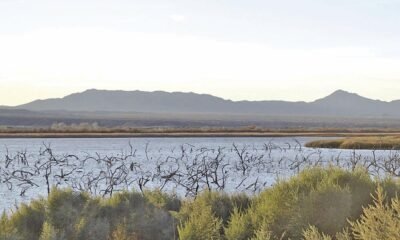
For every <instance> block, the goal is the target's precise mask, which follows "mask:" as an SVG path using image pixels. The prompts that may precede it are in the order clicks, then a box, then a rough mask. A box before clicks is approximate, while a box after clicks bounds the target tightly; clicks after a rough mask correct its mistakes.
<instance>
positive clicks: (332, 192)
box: [225, 167, 399, 239]
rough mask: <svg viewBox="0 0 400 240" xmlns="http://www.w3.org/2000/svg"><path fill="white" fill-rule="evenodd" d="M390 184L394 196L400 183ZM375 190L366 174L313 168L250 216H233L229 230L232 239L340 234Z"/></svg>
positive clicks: (279, 187) (260, 200) (282, 185)
mask: <svg viewBox="0 0 400 240" xmlns="http://www.w3.org/2000/svg"><path fill="white" fill-rule="evenodd" d="M389 182H390V181H389ZM386 185H387V186H391V187H392V189H391V191H392V192H395V191H398V190H399V187H398V185H395V184H392V183H391V184H389V183H387V184H386ZM375 187H376V183H375V182H374V181H373V180H372V179H371V178H370V176H369V175H368V173H367V172H365V171H363V170H359V169H358V170H356V171H354V172H349V171H345V170H341V169H339V168H334V167H330V168H327V169H323V168H313V169H308V170H305V171H303V172H301V173H300V174H299V175H297V176H294V177H292V178H291V179H289V180H288V181H280V182H278V183H277V184H276V185H275V186H273V187H272V188H270V189H267V190H266V191H264V192H262V193H261V194H260V195H259V196H257V197H256V198H255V199H254V202H253V204H252V205H251V207H250V208H249V209H248V211H247V212H246V213H245V214H244V215H240V214H237V213H235V214H233V215H232V218H231V221H230V222H229V225H228V227H227V229H226V230H225V231H226V233H227V237H228V239H248V238H249V236H250V237H254V236H255V234H256V232H260V231H261V232H270V233H271V236H272V237H275V238H276V237H279V238H280V237H282V236H284V238H285V239H286V238H291V239H300V238H301V237H302V235H303V231H304V229H306V228H308V226H309V225H313V226H315V227H317V228H318V229H319V230H320V231H322V232H324V233H325V234H328V235H332V236H334V235H335V233H337V232H340V231H341V230H342V229H344V228H345V227H349V224H348V220H354V219H357V218H358V217H359V216H360V215H361V213H362V210H363V209H362V207H363V206H367V205H368V204H369V203H371V201H372V198H371V196H370V193H371V192H372V191H373V189H375ZM240 219H242V220H240ZM243 221H245V222H246V223H243ZM263 228H267V229H263Z"/></svg>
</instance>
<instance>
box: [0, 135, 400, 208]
mask: <svg viewBox="0 0 400 240" xmlns="http://www.w3.org/2000/svg"><path fill="white" fill-rule="evenodd" d="M315 139H316V138H312V137H301V138H292V137H279V138H109V139H108V138H99V139H95V138H87V139H85V138H72V139H71V138H68V139H61V138H60V139H0V173H1V171H3V173H2V176H0V210H3V209H7V210H9V209H12V207H13V206H14V205H15V204H16V203H20V202H26V201H29V199H32V198H36V197H38V196H40V195H46V186H45V184H44V180H43V178H34V179H33V180H34V182H35V184H37V185H38V186H35V187H31V188H29V189H27V190H26V192H25V193H24V196H20V193H21V188H23V186H18V182H13V184H12V185H10V184H9V185H7V184H6V183H5V181H4V180H5V177H7V174H6V173H5V169H6V168H5V162H6V157H5V156H6V154H7V153H8V154H9V155H11V156H12V155H15V154H17V152H19V151H23V152H26V156H27V159H28V161H30V162H31V165H32V162H33V161H35V160H37V159H38V158H40V156H39V151H40V149H43V148H44V146H45V145H49V146H51V149H52V150H53V152H54V155H56V156H63V155H66V154H74V155H76V156H78V157H79V158H85V157H87V156H124V155H126V154H127V153H129V152H130V145H131V146H132V147H133V149H134V150H135V154H134V156H131V158H129V159H127V161H130V162H132V163H135V164H137V166H139V167H138V169H140V170H138V172H136V174H138V173H139V172H140V174H142V175H145V176H149V177H148V178H149V179H151V181H149V183H148V184H147V185H146V187H147V188H159V187H160V186H161V185H160V184H161V180H162V178H161V177H157V176H155V175H154V172H155V171H156V168H157V164H160V162H164V163H165V164H163V165H162V166H163V167H164V170H165V171H166V172H168V171H170V172H171V171H173V169H180V170H179V171H183V170H182V169H184V166H185V162H190V161H194V160H193V159H197V158H198V159H203V160H207V161H209V160H210V159H211V160H212V159H214V158H218V157H219V158H220V159H221V163H223V164H225V165H226V167H225V168H224V169H223V170H221V173H222V171H224V173H225V174H226V176H225V177H226V179H225V181H224V184H225V185H224V188H223V190H224V191H228V192H235V191H236V192H248V193H252V192H257V191H260V190H262V189H263V188H265V187H267V186H270V185H272V184H273V183H274V182H275V181H276V179H277V177H279V178H284V177H287V176H290V175H293V174H295V173H296V172H298V171H299V170H301V169H302V168H304V167H307V166H312V165H321V164H331V163H333V162H335V163H337V164H338V165H341V166H345V167H350V165H349V164H348V162H349V161H351V159H353V160H354V159H372V158H386V157H390V156H392V155H393V154H397V152H391V151H376V152H374V153H373V152H372V151H371V150H359V151H352V150H338V149H309V148H305V147H304V144H305V143H306V142H308V141H312V140H315ZM318 139H321V138H318ZM235 146H236V149H235ZM238 153H241V154H242V159H241V158H240V157H239V155H238ZM218 154H219V155H218ZM171 159H174V160H171ZM177 159H180V160H179V161H180V162H179V161H178V160H177ZM241 160H245V161H247V162H248V165H249V166H250V165H251V166H250V167H249V169H248V170H247V171H246V172H244V171H243V170H242V169H241V168H240V166H241V165H240V163H241V162H240V161H241ZM306 160H307V161H306ZM78 161H80V160H78ZM196 161H197V160H196ZM339 161H340V164H339ZM298 163H301V164H302V165H299V164H298ZM135 166H136V165H135ZM158 166H160V165H158ZM67 168H68V167H65V169H67ZM58 170H60V169H57V168H54V169H53V171H54V172H56V171H58ZM103 170H104V169H102V166H99V165H96V164H86V165H85V166H82V170H81V171H80V172H79V173H76V174H77V175H76V178H78V177H80V176H79V174H88V173H89V171H98V172H101V171H103ZM185 171H188V170H187V169H186V170H185ZM218 171H220V170H219V169H218ZM152 174H153V175H152ZM52 180H53V184H55V183H54V181H55V180H54V179H52ZM182 182H184V180H182ZM201 182H202V185H200V188H201V189H202V188H204V186H205V184H204V181H201ZM137 183H138V179H137V178H134V177H132V181H131V182H130V183H129V184H127V183H126V184H125V185H124V186H123V187H121V189H138V188H137ZM71 184H72V183H70V182H68V183H61V184H60V186H69V187H70V186H71ZM11 186H12V187H11ZM164 189H166V190H168V191H174V192H177V193H178V194H180V195H185V194H187V192H185V191H187V190H185V188H184V187H182V186H180V185H179V184H176V183H172V182H170V183H168V184H166V185H165V188H164ZM201 189H200V190H201Z"/></svg>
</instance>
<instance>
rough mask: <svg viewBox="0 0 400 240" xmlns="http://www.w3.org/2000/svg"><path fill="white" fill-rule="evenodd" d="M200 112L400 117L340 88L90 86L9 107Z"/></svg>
mask: <svg viewBox="0 0 400 240" xmlns="http://www.w3.org/2000/svg"><path fill="white" fill-rule="evenodd" d="M11 109H14V110H29V111H36V112H37V111H41V112H43V111H47V112H48V111H71V112H120V113H121V112H122V113H159V114H163V113H168V114H174V113H191V114H193V113H195V114H196V113H201V114H244V115H253V114H256V115H268V116H335V117H379V118H382V117H389V118H398V117H400V111H399V110H400V100H396V101H391V102H385V101H380V100H373V99H369V98H366V97H362V96H360V95H358V94H355V93H350V92H346V91H343V90H337V91H335V92H333V93H332V94H330V95H329V96H327V97H324V98H321V99H317V100H315V101H313V102H288V101H232V100H226V99H223V98H219V97H215V96H212V95H208V94H196V93H183V92H163V91H155V92H145V91H112V90H95V89H91V90H87V91H84V92H80V93H74V94H71V95H68V96H66V97H63V98H54V99H45V100H36V101H33V102H30V103H27V104H23V105H20V106H16V107H7V110H11ZM3 111H4V109H3Z"/></svg>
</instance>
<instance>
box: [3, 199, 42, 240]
mask: <svg viewBox="0 0 400 240" xmlns="http://www.w3.org/2000/svg"><path fill="white" fill-rule="evenodd" d="M44 221H45V201H44V200H42V199H40V200H35V201H32V202H31V203H30V204H21V205H20V206H19V207H18V209H17V211H16V212H15V213H14V214H12V216H11V217H10V218H9V224H10V226H12V228H13V229H15V231H16V233H17V234H18V236H20V237H21V238H22V239H38V238H39V236H40V233H41V232H42V226H43V223H44Z"/></svg>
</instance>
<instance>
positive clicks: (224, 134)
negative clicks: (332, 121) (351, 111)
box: [0, 131, 400, 139]
mask: <svg viewBox="0 0 400 240" xmlns="http://www.w3.org/2000/svg"><path fill="white" fill-rule="evenodd" d="M366 136H400V132H311V131H310V132H283V131H282V132H229V131H226V132H168V133H165V132H164V133H161V132H142V133H120V132H110V133H99V132H74V133H57V132H52V133H51V132H18V133H0V138H1V139H6V138H210V137H238V138H239V137H240V138H241V137H243V138H245V137H366Z"/></svg>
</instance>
